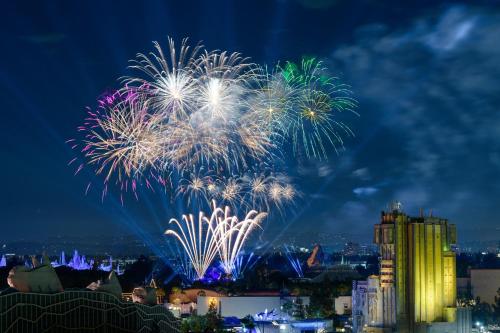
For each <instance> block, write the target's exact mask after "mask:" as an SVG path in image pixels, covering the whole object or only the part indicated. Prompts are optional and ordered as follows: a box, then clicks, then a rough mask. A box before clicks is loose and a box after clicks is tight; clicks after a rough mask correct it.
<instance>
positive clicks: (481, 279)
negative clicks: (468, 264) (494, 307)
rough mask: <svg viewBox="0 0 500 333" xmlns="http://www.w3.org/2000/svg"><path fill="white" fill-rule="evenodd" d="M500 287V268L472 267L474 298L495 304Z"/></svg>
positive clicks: (471, 284)
mask: <svg viewBox="0 0 500 333" xmlns="http://www.w3.org/2000/svg"><path fill="white" fill-rule="evenodd" d="M498 289H500V269H471V270H470V291H471V293H472V296H473V297H474V299H477V298H478V297H479V299H480V301H481V302H485V303H489V304H493V303H495V296H497V291H498Z"/></svg>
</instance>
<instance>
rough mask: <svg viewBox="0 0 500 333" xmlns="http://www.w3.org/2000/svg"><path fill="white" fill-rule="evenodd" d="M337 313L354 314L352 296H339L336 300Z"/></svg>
mask: <svg viewBox="0 0 500 333" xmlns="http://www.w3.org/2000/svg"><path fill="white" fill-rule="evenodd" d="M334 307H335V313H336V314H338V315H341V316H343V315H347V314H351V312H352V296H339V297H335V300H334Z"/></svg>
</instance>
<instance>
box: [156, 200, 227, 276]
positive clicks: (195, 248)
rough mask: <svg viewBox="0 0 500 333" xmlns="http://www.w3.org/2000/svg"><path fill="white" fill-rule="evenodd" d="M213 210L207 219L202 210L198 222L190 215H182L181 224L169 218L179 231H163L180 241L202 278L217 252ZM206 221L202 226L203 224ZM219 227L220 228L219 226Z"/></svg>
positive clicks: (214, 213) (215, 212)
mask: <svg viewBox="0 0 500 333" xmlns="http://www.w3.org/2000/svg"><path fill="white" fill-rule="evenodd" d="M217 213H218V211H217V210H215V211H214V212H213V213H212V217H211V218H210V219H209V220H207V218H206V217H205V216H204V213H203V212H200V213H199V215H198V224H195V222H194V217H193V215H192V214H190V215H182V221H183V222H184V223H183V224H181V223H180V222H179V221H177V220H176V219H171V220H170V222H169V223H174V224H175V225H176V227H177V229H178V230H179V231H180V233H179V232H177V231H174V230H172V229H169V230H167V231H166V232H165V234H166V235H173V236H175V237H176V238H177V240H178V241H179V242H180V243H181V245H182V247H183V248H184V251H186V254H187V255H188V257H189V260H190V262H191V265H192V266H193V268H194V270H195V271H196V274H197V276H198V279H201V278H203V276H204V275H205V272H206V271H207V269H208V267H209V266H210V264H211V263H212V262H213V260H214V259H215V257H216V256H217V254H218V247H219V244H218V238H217V234H216V233H218V232H219V231H218V230H217V229H218V227H217V225H216V223H217V221H216V218H215V216H216V214H217ZM205 223H207V225H206V227H205V228H204V224H205ZM219 229H220V228H219Z"/></svg>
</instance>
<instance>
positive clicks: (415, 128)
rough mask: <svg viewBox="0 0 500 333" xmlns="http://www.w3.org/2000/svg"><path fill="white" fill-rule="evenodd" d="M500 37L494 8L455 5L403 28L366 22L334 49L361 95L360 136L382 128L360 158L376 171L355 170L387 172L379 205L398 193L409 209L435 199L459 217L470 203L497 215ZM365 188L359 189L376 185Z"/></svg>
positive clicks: (335, 63) (467, 214)
mask: <svg viewBox="0 0 500 333" xmlns="http://www.w3.org/2000/svg"><path fill="white" fill-rule="evenodd" d="M428 13H429V12H428ZM498 36H500V11H499V10H498V9H494V8H480V7H471V6H458V5H454V6H449V7H447V8H444V9H443V8H442V7H439V9H436V11H435V12H433V13H431V14H426V15H425V16H421V17H417V18H415V20H414V21H413V23H411V24H409V25H408V26H407V27H406V28H399V29H398V30H391V29H390V28H389V27H388V26H386V25H384V24H380V23H377V24H373V25H369V26H365V27H361V28H359V29H358V30H357V33H356V41H355V42H354V43H352V44H350V45H344V46H342V47H339V48H337V49H336V50H335V51H334V52H333V53H332V56H331V58H330V59H329V61H330V63H331V65H332V67H333V68H337V69H338V71H340V72H341V73H343V75H344V80H345V81H346V82H348V83H349V84H351V85H352V88H353V90H354V92H355V94H356V96H357V98H358V99H359V101H360V105H361V108H360V112H361V119H360V122H361V124H360V129H359V130H358V137H359V138H361V139H362V138H363V135H366V133H368V132H370V131H373V130H374V129H377V128H378V129H379V130H378V132H377V134H376V135H375V136H374V137H373V138H370V142H368V143H367V144H366V145H367V147H369V148H365V150H364V151H363V152H362V154H361V155H360V156H358V157H357V161H356V162H355V163H354V165H356V164H358V165H359V164H361V163H366V164H365V165H367V167H369V170H370V173H368V172H365V171H364V168H359V169H357V170H355V171H354V172H352V176H353V178H358V179H363V177H365V174H366V175H368V174H369V176H370V177H372V179H390V180H391V184H390V186H387V187H384V193H383V195H381V193H382V192H381V191H379V195H377V198H380V199H377V200H380V202H379V204H380V205H383V204H384V203H383V202H382V200H383V201H385V203H387V202H390V201H391V200H394V199H397V200H400V201H402V202H403V203H404V204H405V206H406V207H407V208H406V209H407V210H408V212H409V213H415V211H414V210H418V208H420V207H422V206H424V208H425V206H430V207H434V208H435V209H437V210H438V211H443V212H445V213H446V214H450V216H448V217H450V218H452V219H456V220H458V221H461V223H463V224H465V223H467V222H468V221H467V220H468V219H470V218H474V213H476V211H474V210H472V209H470V207H474V206H480V207H488V209H489V210H490V212H489V213H481V214H485V215H484V216H486V215H487V216H489V218H488V220H490V221H492V220H495V219H496V220H498V219H499V218H500V216H499V213H498V212H496V211H497V209H496V202H495V201H496V198H498V196H499V195H500V186H498V185H496V182H492V181H491V180H492V179H499V178H500V169H499V168H498V165H499V163H500V162H499V161H500V158H499V157H498V151H500V112H499V111H500V61H499V59H500V43H498ZM360 161H363V162H360ZM366 177H368V176H366ZM366 177H365V178H366ZM369 188H370V187H355V188H354V191H355V192H354V193H356V194H357V195H358V196H361V195H364V194H367V193H372V194H373V193H375V192H374V191H373V190H372V191H371V192H370V190H367V189H369ZM373 188H374V189H375V188H378V187H373ZM464 193H466V194H464ZM459 194H460V195H459ZM452 199H453V200H455V201H457V202H461V203H463V202H465V201H466V200H467V201H468V202H469V204H468V205H461V204H454V205H450V204H449V200H452ZM451 208H453V209H451ZM417 212H418V211H417ZM492 215H495V216H496V217H492ZM484 223H486V222H484Z"/></svg>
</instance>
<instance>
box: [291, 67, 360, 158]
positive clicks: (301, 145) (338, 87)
mask: <svg viewBox="0 0 500 333" xmlns="http://www.w3.org/2000/svg"><path fill="white" fill-rule="evenodd" d="M282 74H283V77H284V78H285V80H286V81H287V82H288V84H289V85H290V86H292V87H294V88H295V89H296V91H297V93H298V97H297V98H296V99H295V100H294V104H295V105H294V107H293V118H294V119H293V120H292V121H290V122H289V123H288V124H289V134H290V136H291V137H292V142H293V150H294V152H295V153H298V151H300V150H303V151H304V152H305V154H306V156H312V157H315V158H319V159H322V158H326V157H327V154H328V152H327V148H326V145H330V146H332V147H333V148H334V150H335V151H338V149H339V148H340V147H343V144H344V142H343V139H342V137H343V136H345V135H347V136H352V135H353V132H352V131H351V129H350V128H349V127H348V126H347V125H346V124H344V123H343V122H341V121H338V120H336V119H335V113H336V112H343V111H349V112H353V113H356V112H355V111H354V109H355V108H356V106H357V103H356V101H355V100H354V99H353V98H352V97H351V96H350V95H351V92H350V90H349V89H348V86H346V85H344V84H340V83H338V81H339V80H338V79H337V78H335V77H330V76H328V75H327V73H326V68H325V67H324V66H323V63H322V62H321V61H317V60H316V59H314V58H312V59H304V60H302V63H301V66H300V68H299V67H298V66H296V65H295V64H293V63H288V64H287V65H286V66H285V68H284V69H283V72H282ZM356 114H357V113H356Z"/></svg>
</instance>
